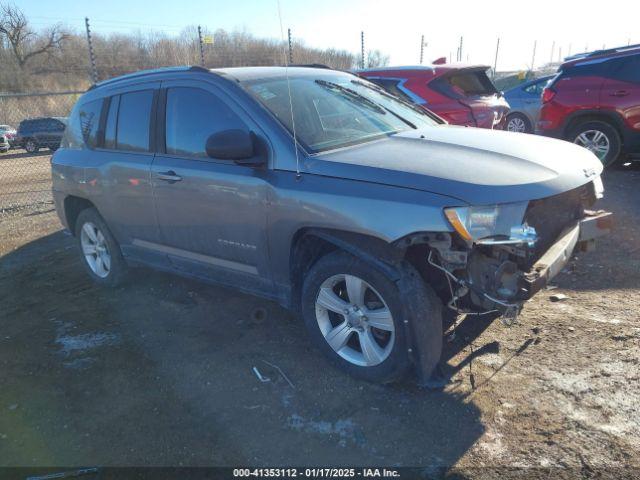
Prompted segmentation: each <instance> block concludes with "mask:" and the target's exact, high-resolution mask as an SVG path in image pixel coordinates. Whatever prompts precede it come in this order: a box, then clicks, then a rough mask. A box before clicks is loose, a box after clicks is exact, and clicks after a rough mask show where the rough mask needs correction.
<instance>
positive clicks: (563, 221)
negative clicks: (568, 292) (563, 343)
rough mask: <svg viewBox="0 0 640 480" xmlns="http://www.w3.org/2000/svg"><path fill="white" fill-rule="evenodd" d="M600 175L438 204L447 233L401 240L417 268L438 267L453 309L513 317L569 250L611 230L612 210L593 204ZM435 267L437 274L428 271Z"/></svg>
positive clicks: (567, 257)
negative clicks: (552, 190)
mask: <svg viewBox="0 0 640 480" xmlns="http://www.w3.org/2000/svg"><path fill="white" fill-rule="evenodd" d="M603 191H604V189H603V185H602V181H601V179H600V176H599V175H594V179H593V180H592V181H591V182H589V183H586V184H584V185H582V186H580V187H577V188H574V189H572V190H569V191H567V192H564V193H560V194H557V195H553V196H550V197H546V198H542V199H536V200H531V201H524V202H515V203H505V204H496V205H488V206H463V207H450V208H446V209H445V210H444V215H445V217H446V218H447V220H448V221H449V223H450V225H451V227H452V229H453V230H454V231H453V232H452V233H433V234H418V235H412V236H409V237H406V238H404V239H403V240H402V242H403V243H404V246H405V247H408V248H407V252H408V256H410V257H411V258H412V259H413V262H412V263H414V265H415V264H418V265H419V264H420V263H421V262H420V261H419V260H418V259H419V258H422V259H423V260H422V268H421V270H422V271H423V272H424V273H423V275H425V276H427V277H429V278H431V279H433V278H434V276H436V277H437V276H438V275H437V274H438V273H439V274H440V282H438V283H439V284H440V288H439V289H438V290H439V293H440V296H441V298H442V299H443V300H444V302H445V304H446V306H447V307H448V308H449V309H451V310H453V311H455V312H456V313H457V314H467V313H474V314H477V313H497V314H500V315H501V316H502V319H503V322H504V323H505V324H512V323H514V322H515V320H516V318H517V316H518V314H519V313H520V310H521V309H522V306H523V304H524V302H526V301H527V300H529V299H530V298H531V297H532V296H533V295H535V294H536V293H537V292H539V291H540V290H541V289H543V288H544V287H545V286H546V285H547V284H548V282H549V281H550V280H551V279H552V278H553V277H555V276H556V275H557V274H558V273H559V272H560V271H561V270H562V269H563V268H564V267H565V265H566V264H567V263H568V262H569V260H570V259H571V257H572V255H573V254H574V252H579V251H588V250H591V249H592V248H593V247H594V244H595V239H596V238H598V237H600V236H603V235H606V234H608V233H609V232H610V230H611V226H612V214H611V213H609V212H605V211H602V210H600V211H596V210H593V207H594V204H595V202H596V200H597V199H599V198H602V196H603ZM434 274H436V275H434Z"/></svg>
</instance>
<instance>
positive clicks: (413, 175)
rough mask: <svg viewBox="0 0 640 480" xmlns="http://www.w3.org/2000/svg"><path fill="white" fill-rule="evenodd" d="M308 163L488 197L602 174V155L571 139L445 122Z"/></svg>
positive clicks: (529, 195) (522, 195) (517, 197)
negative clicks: (467, 126)
mask: <svg viewBox="0 0 640 480" xmlns="http://www.w3.org/2000/svg"><path fill="white" fill-rule="evenodd" d="M307 171H308V172H309V173H316V174H319V175H326V176H335V177H340V178H350V179H353V180H361V181H366V182H375V183H381V184H385V185H394V186H399V187H405V188H412V189H418V190H423V191H428V192H432V193H437V194H440V195H445V196H449V197H452V198H454V199H458V200H461V201H463V202H466V203H469V204H473V205H487V204H495V203H509V202H519V201H526V200H534V199H538V198H544V197H549V196H551V195H556V194H558V193H562V192H565V191H567V190H571V189H573V188H577V187H579V186H581V185H584V184H585V183H587V182H589V181H592V180H593V178H594V177H595V176H597V175H599V174H600V173H601V172H602V163H601V162H600V161H599V160H598V158H597V157H596V156H595V155H594V154H592V153H591V152H589V151H588V150H587V149H585V148H583V147H579V146H577V145H574V144H572V143H569V142H565V141H563V140H555V139H552V138H547V137H541V136H536V135H529V134H525V133H514V132H505V131H497V130H486V129H480V128H465V127H458V126H451V125H440V126H434V127H429V128H425V129H422V130H410V131H407V132H402V133H398V134H395V135H392V136H390V137H385V138H384V139H382V140H377V141H373V142H369V143H365V144H361V145H356V146H353V147H346V148H343V149H340V150H334V151H332V152H327V153H323V154H318V155H315V156H313V157H311V159H310V160H309V163H308V164H307Z"/></svg>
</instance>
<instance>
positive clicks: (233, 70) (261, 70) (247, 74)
mask: <svg viewBox="0 0 640 480" xmlns="http://www.w3.org/2000/svg"><path fill="white" fill-rule="evenodd" d="M189 72H193V73H212V74H215V75H219V76H222V77H229V78H232V79H234V80H236V81H238V82H245V81H250V80H256V79H260V78H277V77H284V76H285V75H288V76H289V77H305V76H311V75H327V74H328V72H330V74H333V75H335V74H336V73H342V74H345V75H347V74H348V73H347V72H343V71H342V70H332V69H329V68H327V67H325V66H321V65H318V66H315V65H310V66H291V67H281V66H273V67H230V68H214V69H207V68H204V67H200V66H197V65H196V66H191V67H189V66H187V67H163V68H155V69H152V70H141V71H138V72H134V73H129V74H127V75H121V76H119V77H114V78H110V79H108V80H103V81H102V82H99V83H97V84H95V85H93V86H92V87H91V88H89V90H93V89H95V88H99V87H103V86H106V85H112V84H115V83H118V82H124V81H128V80H132V79H137V78H142V77H146V76H154V75H165V74H167V73H169V74H170V73H189Z"/></svg>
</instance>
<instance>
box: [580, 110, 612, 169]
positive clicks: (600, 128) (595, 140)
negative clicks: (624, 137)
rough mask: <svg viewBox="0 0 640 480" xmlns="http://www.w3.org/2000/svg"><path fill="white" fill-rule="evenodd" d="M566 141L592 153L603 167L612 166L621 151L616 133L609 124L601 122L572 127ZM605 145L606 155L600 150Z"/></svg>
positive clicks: (595, 121) (596, 121)
mask: <svg viewBox="0 0 640 480" xmlns="http://www.w3.org/2000/svg"><path fill="white" fill-rule="evenodd" d="M567 140H569V141H570V142H573V143H575V144H577V145H580V146H583V147H585V148H587V149H589V150H590V151H592V152H593V153H594V154H595V155H596V156H597V157H598V158H599V159H600V161H601V162H602V164H603V165H604V166H605V167H610V166H612V165H613V164H614V163H615V162H616V160H618V157H619V156H620V151H621V149H622V141H621V139H620V134H619V133H618V131H617V130H616V129H615V128H614V127H613V126H611V124H609V123H607V122H604V121H601V120H593V121H588V122H584V123H581V124H579V125H577V126H575V127H573V128H572V129H571V131H570V132H569V135H568V138H567ZM605 143H606V145H607V150H606V153H604V150H603V148H602V147H603V146H604V145H605Z"/></svg>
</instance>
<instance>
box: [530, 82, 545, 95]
mask: <svg viewBox="0 0 640 480" xmlns="http://www.w3.org/2000/svg"><path fill="white" fill-rule="evenodd" d="M547 83H549V80H543V81H540V82H536V83H532V84H531V85H529V86H528V87H525V88H524V91H525V92H527V93H530V94H532V95H542V91H543V90H544V87H546V86H547Z"/></svg>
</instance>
